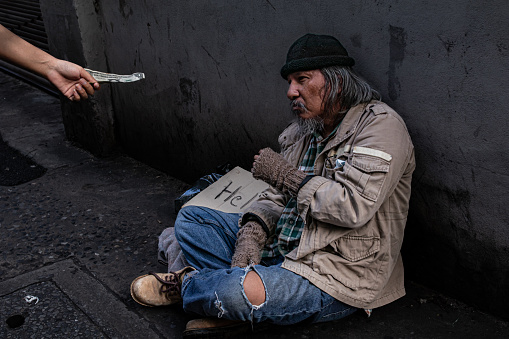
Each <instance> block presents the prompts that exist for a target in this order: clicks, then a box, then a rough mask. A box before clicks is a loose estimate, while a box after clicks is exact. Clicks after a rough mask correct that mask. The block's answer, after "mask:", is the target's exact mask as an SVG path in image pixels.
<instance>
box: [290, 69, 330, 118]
mask: <svg viewBox="0 0 509 339" xmlns="http://www.w3.org/2000/svg"><path fill="white" fill-rule="evenodd" d="M288 84H289V86H288V92H287V93H286V96H287V97H288V99H290V100H291V101H292V102H291V105H292V107H291V108H292V111H293V112H294V114H295V115H297V116H298V117H299V118H301V119H304V120H307V119H315V118H317V117H321V116H322V114H323V112H324V111H323V104H322V102H323V97H324V86H325V78H324V77H323V74H322V72H320V70H317V69H315V70H311V71H302V72H295V73H292V74H290V75H289V76H288Z"/></svg>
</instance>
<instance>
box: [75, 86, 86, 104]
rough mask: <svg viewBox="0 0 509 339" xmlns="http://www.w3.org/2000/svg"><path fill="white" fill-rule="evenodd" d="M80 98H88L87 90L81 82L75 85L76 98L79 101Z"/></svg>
mask: <svg viewBox="0 0 509 339" xmlns="http://www.w3.org/2000/svg"><path fill="white" fill-rule="evenodd" d="M80 99H88V94H87V91H86V90H85V89H84V88H83V86H82V85H81V84H79V83H78V84H76V85H74V100H75V101H79V100H80Z"/></svg>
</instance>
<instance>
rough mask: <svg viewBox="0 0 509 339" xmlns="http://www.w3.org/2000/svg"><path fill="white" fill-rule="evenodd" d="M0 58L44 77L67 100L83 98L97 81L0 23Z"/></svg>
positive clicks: (79, 67)
mask: <svg viewBox="0 0 509 339" xmlns="http://www.w3.org/2000/svg"><path fill="white" fill-rule="evenodd" d="M0 59H3V60H6V61H8V62H11V63H13V64H16V65H18V66H20V67H23V68H25V69H27V70H30V71H32V72H34V73H37V74H39V75H41V76H43V77H45V78H46V79H48V80H49V81H50V82H51V83H52V84H53V85H55V86H56V87H57V88H58V90H59V91H60V92H62V94H63V95H65V96H66V97H67V98H69V99H70V100H75V101H79V100H81V99H87V98H88V96H89V95H92V94H94V91H95V90H98V89H99V88H100V86H99V83H97V81H95V79H94V78H93V77H92V76H91V75H90V74H89V73H88V72H87V71H85V70H84V69H83V67H81V66H79V65H76V64H74V63H72V62H68V61H65V60H60V59H57V58H55V57H53V56H51V55H49V54H48V53H46V52H44V51H43V50H41V49H39V48H37V47H35V46H34V45H32V44H30V43H28V42H26V41H25V40H23V39H21V38H20V37H18V36H17V35H15V34H14V33H12V32H11V31H9V30H8V29H7V28H5V27H4V26H2V25H0ZM90 83H92V84H90Z"/></svg>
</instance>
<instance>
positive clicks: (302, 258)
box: [247, 101, 415, 309]
mask: <svg viewBox="0 0 509 339" xmlns="http://www.w3.org/2000/svg"><path fill="white" fill-rule="evenodd" d="M296 129H297V126H296V124H292V125H290V126H289V127H288V128H287V129H286V130H285V131H284V132H283V133H282V134H281V136H280V137H279V142H280V144H281V147H282V154H283V155H284V157H285V158H286V159H287V160H288V161H289V162H290V163H292V164H293V165H295V166H296V167H298V166H299V164H300V163H301V161H302V158H303V156H304V154H305V152H306V150H307V147H308V144H309V138H310V136H306V137H303V138H300V139H298V137H297V134H296ZM336 159H338V161H336ZM414 168H415V159H414V149H413V145H412V141H411V140H410V136H409V134H408V131H407V129H406V126H405V123H404V122H403V120H402V119H401V117H400V116H399V115H398V114H397V113H396V112H395V111H394V110H392V109H391V108H390V107H389V106H387V105H386V104H384V103H382V102H379V101H372V102H370V103H369V104H362V105H358V106H356V107H353V108H351V109H350V110H349V111H348V113H347V115H346V116H345V118H344V119H343V122H342V123H341V126H340V129H339V132H338V133H336V135H335V136H334V137H333V138H332V139H331V140H330V141H329V143H328V144H327V146H326V147H325V149H324V151H323V152H322V153H320V154H319V155H318V156H317V160H316V162H315V169H314V173H315V174H316V175H317V176H316V177H313V178H312V179H311V180H309V181H308V182H307V183H306V184H305V185H304V186H303V187H302V188H301V189H300V191H299V192H298V195H297V201H298V210H299V214H300V216H301V217H302V219H303V220H304V221H305V227H304V231H303V233H302V236H301V240H300V243H299V246H298V248H296V249H295V250H293V251H292V252H290V253H289V254H288V255H287V256H286V258H285V261H284V263H283V267H284V268H286V269H288V270H290V271H293V272H295V273H297V274H299V275H301V276H303V277H305V278H306V279H308V280H309V281H310V282H311V283H313V284H314V285H316V286H317V287H318V288H320V289H321V290H322V291H324V292H326V293H328V294H330V295H331V296H333V297H334V298H336V299H338V300H340V301H342V302H344V303H346V304H348V305H351V306H354V307H359V308H365V309H367V308H376V307H380V306H382V305H385V304H388V303H390V302H392V301H394V300H396V299H398V298H400V297H402V296H403V295H404V294H405V288H404V285H403V263H402V260H401V255H400V249H401V244H402V242H403V233H404V229H405V224H406V218H407V213H408V203H409V199H410V183H411V177H412V172H413V170H414ZM288 198H289V197H288V196H285V195H283V194H282V193H281V192H279V191H277V190H276V189H274V188H269V189H268V190H266V191H265V192H264V193H263V194H262V195H261V197H260V198H259V199H258V200H257V201H255V202H254V203H253V204H252V205H251V207H250V208H249V211H247V212H249V213H254V214H255V215H257V216H258V217H260V218H261V219H262V220H263V221H264V222H265V224H266V225H267V227H268V228H269V230H270V232H274V230H275V225H276V223H277V221H278V219H279V217H280V215H281V213H282V211H283V208H284V207H285V205H286V203H287V201H288Z"/></svg>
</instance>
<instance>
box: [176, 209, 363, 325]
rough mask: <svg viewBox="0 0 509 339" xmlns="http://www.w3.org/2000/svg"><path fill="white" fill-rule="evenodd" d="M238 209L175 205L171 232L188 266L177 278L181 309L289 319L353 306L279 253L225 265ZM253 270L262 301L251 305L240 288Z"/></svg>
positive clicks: (334, 313) (336, 313)
mask: <svg viewBox="0 0 509 339" xmlns="http://www.w3.org/2000/svg"><path fill="white" fill-rule="evenodd" d="M239 217H240V215H239V214H235V213H223V212H220V211H216V210H212V209H208V208H205V207H199V206H188V207H185V208H183V209H182V210H180V212H179V214H178V216H177V220H176V222H175V235H176V238H177V240H178V242H179V244H180V246H181V247H182V251H183V253H184V256H185V257H186V259H187V261H188V262H189V264H190V265H191V266H193V267H194V268H196V269H197V271H193V272H191V273H190V274H188V275H187V276H186V277H185V279H184V282H183V284H182V299H183V307H184V310H185V311H186V312H189V313H194V314H197V315H200V316H205V317H219V318H226V319H230V320H243V321H251V322H254V323H258V322H263V321H266V322H269V323H273V324H278V325H290V324H295V323H299V322H302V321H305V320H306V321H309V322H324V321H331V320H337V319H340V318H343V317H346V316H347V315H350V314H352V313H353V312H355V311H356V310H357V309H356V308H355V307H352V306H349V305H346V304H344V303H342V302H340V301H338V300H336V299H334V298H333V297H331V296H330V295H328V294H327V293H325V292H322V291H321V290H320V289H318V288H317V287H315V286H314V285H313V284H311V283H310V282H309V281H308V280H307V279H305V278H303V277H301V276H299V275H297V274H295V273H293V272H291V271H288V270H286V269H284V268H282V267H281V263H282V261H283V259H284V258H282V257H280V258H275V259H271V260H262V263H261V264H260V265H255V266H250V267H247V268H239V267H234V268H230V262H231V258H232V255H233V252H234V248H235V241H236V239H237V236H236V234H237V231H238V220H239ZM251 270H253V271H255V272H256V273H257V274H258V275H259V276H260V278H261V279H262V282H263V285H264V287H265V302H264V303H262V304H261V305H252V304H251V303H250V302H249V300H248V299H247V297H246V295H245V293H244V286H243V283H244V279H245V277H246V274H247V273H248V272H249V271H251Z"/></svg>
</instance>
